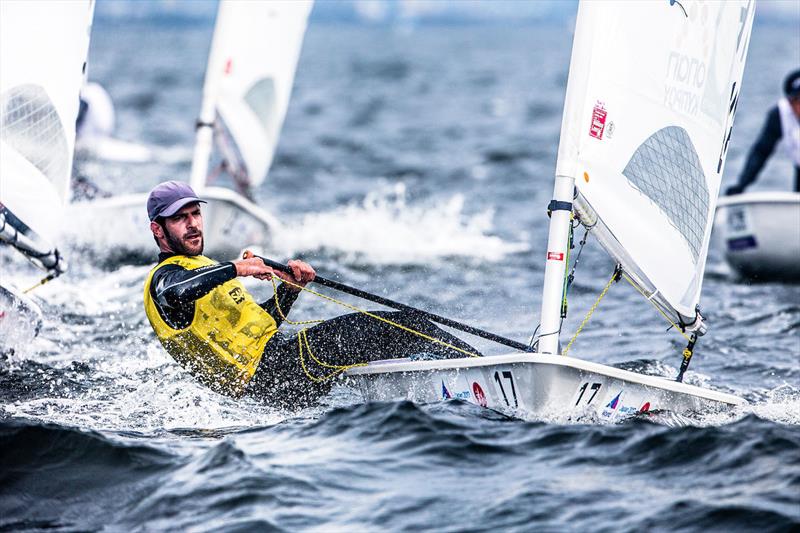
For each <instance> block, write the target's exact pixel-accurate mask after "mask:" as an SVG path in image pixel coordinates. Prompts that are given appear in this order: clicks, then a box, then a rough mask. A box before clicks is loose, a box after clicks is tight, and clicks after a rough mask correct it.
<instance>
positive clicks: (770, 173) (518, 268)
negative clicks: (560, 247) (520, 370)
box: [0, 22, 800, 531]
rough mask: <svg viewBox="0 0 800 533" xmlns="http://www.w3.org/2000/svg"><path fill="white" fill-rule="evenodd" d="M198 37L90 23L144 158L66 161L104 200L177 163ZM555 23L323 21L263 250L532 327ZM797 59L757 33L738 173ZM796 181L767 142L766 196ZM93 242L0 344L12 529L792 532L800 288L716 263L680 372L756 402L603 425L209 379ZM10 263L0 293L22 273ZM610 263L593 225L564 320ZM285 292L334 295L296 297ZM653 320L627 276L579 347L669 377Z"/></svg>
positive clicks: (549, 158)
mask: <svg viewBox="0 0 800 533" xmlns="http://www.w3.org/2000/svg"><path fill="white" fill-rule="evenodd" d="M210 36H211V27H210V26H209V25H202V24H200V25H198V24H194V25H192V24H189V25H186V24H184V25H179V26H175V27H170V26H168V25H163V24H161V25H152V26H148V25H147V24H145V23H144V22H137V23H130V24H123V23H121V22H120V23H118V24H115V25H111V24H109V25H108V26H103V25H101V24H100V23H98V24H96V25H95V28H94V34H93V43H92V49H91V62H90V65H91V66H90V70H89V72H90V77H91V78H93V79H95V80H99V81H101V82H102V83H103V84H104V85H105V86H106V87H107V89H108V90H109V92H110V93H111V95H112V97H113V98H114V100H115V103H116V106H117V124H118V126H117V136H119V137H121V138H123V139H127V140H132V141H136V142H140V143H145V144H148V145H151V146H154V147H157V148H158V149H159V152H158V156H157V157H156V159H155V160H153V161H150V162H146V163H142V164H135V165H134V164H124V163H119V162H109V161H99V160H91V159H89V160H84V161H80V162H79V169H80V171H81V173H83V174H84V175H86V176H88V177H89V178H90V179H91V180H93V181H94V182H95V183H96V184H97V185H98V186H100V187H101V188H105V189H110V190H115V191H118V192H127V191H145V190H147V189H148V188H149V187H150V186H152V185H153V184H155V183H157V182H158V181H160V180H161V179H163V178H178V179H186V178H187V177H188V170H189V166H190V157H191V146H192V136H193V123H194V119H195V116H196V114H197V111H198V108H199V104H200V91H201V85H202V80H203V74H204V68H205V58H206V54H207V50H208V46H209V42H210ZM571 39H572V36H571V23H570V24H567V23H564V24H550V25H541V26H536V25H532V26H525V27H514V28H510V29H509V28H502V27H499V26H489V27H487V26H470V27H461V28H459V27H420V28H409V27H403V28H402V30H393V29H387V28H364V27H355V26H343V27H336V26H331V25H319V26H315V25H311V26H310V27H309V30H308V33H307V37H306V42H305V46H304V50H303V54H302V57H301V59H300V63H299V66H298V70H297V79H296V85H295V90H294V94H293V99H292V103H291V106H290V109H289V113H288V116H287V119H286V124H285V128H284V131H283V134H282V137H281V142H280V146H279V148H278V153H277V157H276V160H275V164H274V166H273V169H272V172H271V175H270V178H269V179H268V180H267V181H266V182H265V183H264V184H263V185H262V186H261V187H260V188H259V189H258V190H257V191H256V196H257V200H258V202H259V203H260V204H261V205H262V206H264V207H265V208H266V209H268V210H270V211H271V212H273V213H275V214H276V215H277V216H279V218H280V219H281V220H282V221H283V222H284V223H285V226H286V227H285V231H284V232H282V233H281V234H280V235H277V236H276V239H277V240H276V242H275V243H274V245H273V246H272V247H271V248H270V249H269V250H267V251H268V252H270V253H271V254H272V255H274V256H276V257H278V258H285V257H288V256H302V257H304V258H305V259H307V260H308V261H310V262H312V263H313V264H315V265H316V266H317V267H318V270H319V271H320V272H322V273H323V274H334V273H335V274H337V275H338V276H339V279H342V280H344V281H347V282H349V283H351V284H354V285H358V286H361V287H364V288H365V289H366V290H371V291H375V292H378V293H381V294H384V295H387V296H389V297H392V298H395V299H397V300H400V301H404V302H408V303H411V304H414V305H418V306H421V307H424V308H426V309H429V310H431V311H433V312H437V313H440V314H444V315H447V316H451V317H453V318H456V319H460V320H463V321H466V322H469V323H472V324H475V325H477V326H480V327H484V328H486V329H489V330H492V331H496V332H498V333H500V334H502V335H506V336H509V337H513V338H515V339H520V340H527V338H528V337H529V336H530V334H531V333H532V332H533V329H534V327H535V326H536V322H537V316H538V308H539V305H540V291H541V284H542V277H543V261H542V259H543V257H544V250H545V240H546V233H547V229H546V228H547V216H546V213H545V206H546V204H547V201H548V200H549V198H550V194H551V191H552V175H553V170H554V168H555V158H556V151H557V145H558V138H559V129H560V122H561V110H562V105H563V95H564V86H565V83H566V78H567V72H568V62H569V55H570V47H571ZM798 50H800V32H798V31H797V27H796V25H795V24H787V25H780V24H777V25H767V26H765V25H757V27H756V29H755V32H754V35H753V39H752V45H751V49H750V59H749V62H748V67H747V70H746V73H745V80H744V86H743V87H744V88H743V91H742V99H741V102H740V105H739V111H738V115H737V121H736V127H735V129H734V134H733V138H732V141H731V148H730V152H729V154H730V155H729V158H728V167H727V172H726V178H725V180H726V184H727V183H728V182H731V181H733V179H734V178H735V176H736V174H737V173H738V171H739V169H740V168H741V166H742V164H743V158H744V156H745V153H746V150H747V149H748V146H749V144H750V142H751V141H752V139H753V136H754V135H755V134H756V132H757V131H758V129H759V128H760V126H761V123H762V120H763V117H764V114H765V112H766V110H767V109H768V108H769V107H770V106H771V105H772V104H774V102H775V100H776V98H777V96H778V94H779V87H780V82H781V80H782V78H783V76H784V75H785V73H786V72H788V71H789V70H790V69H791V68H792V67H796V66H797V65H798V64H799V63H800V57H798ZM790 179H791V165H790V163H789V162H788V160H787V159H786V158H784V157H783V156H776V158H774V160H773V161H772V162H771V163H770V164H769V166H768V167H767V169H766V171H765V174H764V177H763V179H762V180H761V182H760V183H759V184H758V186H757V188H759V189H763V190H767V189H788V188H789V186H790ZM102 230H103V228H102V227H99V225H98V227H87V228H85V231H86V232H87V233H88V234H91V232H97V231H102ZM142 231H148V229H147V228H142ZM119 239H120V240H124V239H125V236H124V235H120V236H119ZM243 244H244V243H243ZM153 251H154V252H155V249H154V250H153ZM104 252H106V251H105V250H101V251H99V253H98V251H97V250H94V251H92V253H88V252H87V251H86V250H83V249H74V250H67V253H68V255H69V259H70V262H71V270H70V271H69V273H68V274H66V275H65V276H64V277H63V278H61V279H59V280H58V281H55V282H52V283H50V284H48V285H45V286H43V287H41V288H40V289H37V290H36V291H35V292H34V295H35V297H36V298H37V301H39V302H40V303H41V305H42V307H43V309H44V312H45V323H44V329H43V331H42V334H41V335H40V337H39V338H38V339H37V340H36V341H35V342H34V343H33V344H32V345H31V346H29V349H28V350H26V351H24V352H23V353H18V354H15V355H13V356H11V357H6V358H5V359H3V360H2V361H0V530H36V529H48V530H64V531H67V530H69V531H72V530H98V529H108V530H113V531H119V530H148V531H153V530H195V531H202V530H219V529H225V530H242V531H246V530H270V529H274V530H285V531H297V530H310V531H384V530H388V531H425V530H435V531H482V530H489V529H498V530H510V531H531V530H544V531H564V530H568V531H595V530H600V531H609V530H615V531H616V530H623V531H643V530H701V529H709V530H719V531H730V530H758V531H790V530H797V529H798V528H800V287H798V286H796V285H794V286H793V285H780V284H769V283H764V284H747V283H744V282H740V281H736V280H733V279H731V278H730V277H729V276H728V273H727V272H726V268H725V266H724V264H723V262H722V260H721V255H720V253H719V252H718V251H717V250H712V253H711V256H710V260H709V268H708V275H707V276H706V280H705V284H704V293H703V308H704V313H705V314H706V315H707V316H708V318H709V321H710V323H711V327H712V329H711V331H710V332H709V334H708V335H707V336H706V337H705V338H703V339H702V340H701V342H700V344H699V346H698V349H697V353H696V356H695V361H694V362H693V366H692V369H691V370H690V372H689V374H688V376H687V381H689V382H691V383H695V384H702V385H705V386H709V387H712V388H716V389H718V390H724V391H727V392H733V393H735V394H738V395H740V396H743V397H744V398H746V399H747V400H748V401H749V402H750V405H748V406H746V407H743V408H740V409H737V410H735V411H733V412H731V413H728V414H725V415H714V416H710V415H709V416H703V415H698V416H696V417H694V418H689V419H679V418H677V417H675V416H673V415H670V414H669V413H664V414H662V415H660V416H656V417H653V418H648V419H646V420H640V419H631V420H627V421H624V422H622V423H619V424H614V425H583V424H574V423H569V422H568V421H567V420H563V419H560V418H559V416H558V413H553V416H552V417H548V419H547V420H520V419H518V418H509V417H507V416H506V415H503V414H500V413H495V412H493V411H488V410H485V409H480V408H478V407H475V406H473V405H470V404H466V403H461V402H459V401H448V402H445V403H438V404H431V405H414V404H411V403H407V402H397V403H374V404H364V403H363V402H361V401H360V398H359V397H358V395H357V394H356V393H355V392H354V391H351V390H348V389H346V388H344V387H340V388H337V389H336V390H335V391H334V393H333V394H332V395H331V396H330V397H329V398H326V399H325V401H324V402H323V403H322V404H321V405H319V406H316V407H314V408H312V409H307V410H305V411H300V412H292V413H287V412H280V411H276V410H274V409H272V408H271V407H269V406H266V405H262V404H259V403H257V402H254V401H251V400H247V401H238V402H237V401H234V400H231V399H229V398H225V397H222V396H219V395H216V394H214V393H212V392H210V391H208V390H206V389H204V388H203V387H201V386H200V385H198V384H197V383H195V382H194V381H193V380H192V378H191V377H190V376H188V375H187V374H186V373H185V372H184V371H183V370H181V369H180V368H179V367H178V366H177V365H176V364H175V363H174V362H172V361H171V359H170V358H169V357H168V356H167V355H166V354H165V353H164V352H163V350H162V349H161V347H160V346H159V345H158V343H157V342H156V341H155V339H154V337H153V334H152V331H151V329H150V326H149V324H148V323H147V320H146V318H145V316H144V313H143V310H142V302H141V287H142V282H143V279H144V277H145V275H146V272H147V270H148V268H149V267H148V266H143V265H134V264H127V263H126V262H124V261H122V262H114V261H102V257H103V256H104V255H105V254H104ZM107 252H109V253H110V252H112V251H111V250H109V251H107ZM154 256H155V253H154ZM98 258H100V259H101V260H98ZM0 259H1V260H2V265H3V266H2V268H3V275H4V276H8V278H9V279H10V280H11V281H12V282H13V283H15V284H17V285H19V286H27V285H29V284H30V283H31V282H33V281H34V280H35V279H36V273H35V272H33V271H32V270H31V269H30V268H29V267H28V266H27V265H25V264H23V263H22V262H21V261H16V260H13V258H12V256H10V255H8V254H3V255H2V256H0ZM220 259H225V258H220ZM612 268H613V265H612V263H611V261H610V260H609V259H608V258H607V256H606V255H605V253H604V252H603V251H602V250H601V249H600V248H599V247H598V245H597V244H596V242H594V241H591V240H590V242H589V244H588V245H587V249H586V250H585V251H584V255H583V257H582V262H581V266H580V269H579V272H578V276H577V279H576V284H575V286H574V289H573V294H572V299H571V314H570V317H569V318H568V320H567V322H566V323H565V326H564V329H565V330H566V331H568V332H573V331H574V330H575V329H576V327H577V326H578V324H579V323H580V321H581V319H582V318H583V315H584V313H585V311H586V310H587V309H588V308H589V306H590V305H591V304H592V302H593V301H594V298H595V297H596V295H597V294H598V293H599V292H600V290H601V289H602V287H603V285H604V284H605V282H606V280H607V279H608V277H609V275H610V274H611V270H612ZM253 291H254V292H255V293H256V294H257V295H263V294H267V293H268V289H267V288H265V287H259V286H258V285H254V286H253ZM295 309H296V310H295V311H293V316H295V317H296V318H322V317H328V316H333V315H335V314H338V313H340V312H341V310H340V309H338V308H336V307H331V306H330V305H329V304H326V303H323V302H321V301H317V300H315V299H314V298H313V297H311V296H304V297H303V298H301V300H300V301H299V302H298V304H297V306H296V308H295ZM665 327H666V325H665V324H664V323H663V322H662V321H661V318H660V316H659V315H658V314H657V313H655V311H653V309H652V308H651V307H650V306H649V305H648V304H647V303H646V302H644V301H642V299H641V297H640V296H639V295H638V293H636V292H635V291H633V290H632V289H631V288H630V287H627V286H623V285H622V284H620V285H615V286H614V287H613V288H612V290H611V291H610V293H609V295H608V296H607V297H606V299H605V300H604V301H603V304H602V305H601V307H600V308H599V310H598V311H597V312H596V313H595V315H594V316H593V318H592V320H591V322H590V323H589V325H588V326H587V328H586V330H585V331H584V332H583V333H582V334H581V337H579V339H578V341H577V342H576V344H575V346H574V347H573V348H572V353H571V355H575V356H578V357H581V358H584V359H588V360H592V361H598V362H604V363H609V364H617V365H623V366H626V367H629V368H635V369H640V370H643V371H648V372H651V373H656V374H662V375H672V374H673V373H674V372H675V371H676V367H677V365H678V364H679V360H680V350H681V349H682V344H681V342H680V341H681V338H680V337H679V336H677V335H675V334H674V332H665ZM482 348H484V349H486V350H487V351H490V352H492V351H493V352H494V353H499V352H502V351H503V350H502V349H501V348H497V347H490V346H485V347H484V346H482Z"/></svg>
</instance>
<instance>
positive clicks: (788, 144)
mask: <svg viewBox="0 0 800 533" xmlns="http://www.w3.org/2000/svg"><path fill="white" fill-rule="evenodd" d="M783 93H784V97H783V98H781V99H780V100H778V103H777V105H775V106H774V107H773V108H772V109H770V111H769V113H768V114H767V121H766V122H765V123H764V127H763V128H762V129H761V134H760V135H759V136H758V139H757V140H756V142H755V144H754V145H753V147H752V148H751V149H750V153H749V154H748V156H747V162H746V163H745V165H744V169H743V170H742V173H741V175H740V176H739V182H738V183H737V184H736V185H732V186H731V187H728V190H727V191H725V194H729V195H730V194H741V193H743V192H744V190H745V189H746V188H747V186H748V185H750V184H751V183H753V182H754V181H756V178H757V177H758V173H759V172H760V171H761V169H762V168H763V166H764V164H765V163H766V162H767V159H768V158H769V156H770V155H771V154H772V151H773V150H774V149H775V145H776V144H777V143H778V141H781V140H782V141H783V145H784V147H785V149H786V151H787V153H788V154H789V157H790V158H791V159H792V162H793V163H794V190H795V191H796V192H800V70H795V71H794V72H792V73H791V74H789V75H788V76H787V77H786V80H785V81H784V82H783Z"/></svg>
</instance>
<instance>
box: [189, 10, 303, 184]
mask: <svg viewBox="0 0 800 533" xmlns="http://www.w3.org/2000/svg"><path fill="white" fill-rule="evenodd" d="M311 6H312V2H311V1H296V0H289V1H275V2H236V1H227V0H222V1H221V2H220V4H219V12H218V14H217V22H216V26H215V29H214V38H213V41H212V43H211V52H210V54H209V60H208V68H207V71H206V82H205V87H204V89H203V100H204V104H203V108H204V111H203V112H202V113H201V119H202V120H203V121H204V122H213V121H214V119H215V114H218V115H219V117H221V119H222V122H223V124H224V127H225V129H226V130H227V131H228V132H229V133H230V136H231V137H232V140H233V143H234V144H235V149H236V151H237V152H238V154H239V155H240V157H241V162H242V163H243V164H244V166H245V170H246V174H247V179H248V181H249V185H252V186H255V185H258V184H259V183H261V182H262V181H263V180H264V178H265V177H266V174H267V170H268V169H269V167H270V165H271V164H272V158H273V155H274V153H275V147H276V145H277V144H278V136H279V134H280V130H281V127H282V126H283V119H284V117H285V116H286V109H287V108H288V106H289V97H290V95H291V91H292V84H293V81H294V73H295V68H296V66H297V60H298V58H299V56H300V49H301V46H302V42H303V35H304V33H305V29H306V21H307V19H308V14H309V12H310V11H311ZM204 157H205V158H206V159H207V157H208V155H207V154H206V155H205V156H204ZM195 172H196V170H195V169H193V180H192V181H193V183H195V180H196V178H195V177H194V174H195ZM203 178H205V176H203Z"/></svg>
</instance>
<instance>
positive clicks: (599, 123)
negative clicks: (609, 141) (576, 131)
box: [589, 100, 608, 141]
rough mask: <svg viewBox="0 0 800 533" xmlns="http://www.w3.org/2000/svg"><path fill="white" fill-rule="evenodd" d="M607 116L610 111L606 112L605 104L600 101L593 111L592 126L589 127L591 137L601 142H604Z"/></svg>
mask: <svg viewBox="0 0 800 533" xmlns="http://www.w3.org/2000/svg"><path fill="white" fill-rule="evenodd" d="M607 116H608V111H606V107H605V104H603V102H600V101H599V100H598V102H597V103H596V104H595V105H594V109H593V110H592V125H591V126H589V135H590V136H591V137H594V138H595V139H598V140H601V141H602V140H603V131H605V129H606V117H607Z"/></svg>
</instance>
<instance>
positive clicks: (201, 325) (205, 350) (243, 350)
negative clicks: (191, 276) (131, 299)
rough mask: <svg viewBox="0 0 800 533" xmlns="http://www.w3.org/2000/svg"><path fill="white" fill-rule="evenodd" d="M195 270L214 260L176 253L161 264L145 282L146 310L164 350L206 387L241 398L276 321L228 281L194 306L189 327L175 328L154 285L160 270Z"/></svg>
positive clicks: (235, 282)
mask: <svg viewBox="0 0 800 533" xmlns="http://www.w3.org/2000/svg"><path fill="white" fill-rule="evenodd" d="M167 264H173V265H179V266H182V267H183V268H185V269H187V270H194V269H196V268H200V267H203V266H208V265H215V264H217V262H216V261H214V260H212V259H209V258H208V257H204V256H202V255H198V256H185V255H176V256H172V257H170V258H168V259H165V260H164V261H162V262H161V263H159V264H158V265H157V266H156V267H155V268H154V269H153V270H151V271H150V274H148V276H147V281H145V284H144V310H145V313H147V318H148V319H149V320H150V325H151V326H153V331H155V333H156V335H157V336H158V339H159V340H160V341H161V344H162V345H163V346H164V349H166V350H167V352H168V353H169V354H170V355H171V356H172V357H173V358H174V359H175V360H176V361H178V363H180V364H181V366H183V367H184V368H186V369H187V370H188V371H189V372H191V373H192V375H194V376H195V377H196V378H197V379H199V380H200V381H201V382H202V383H204V384H205V385H207V386H209V387H210V388H212V389H214V390H215V391H217V392H221V393H223V394H228V395H230V396H239V395H241V394H242V392H244V388H245V386H246V385H247V383H248V382H249V381H250V379H251V378H252V377H253V374H255V372H256V368H257V367H258V363H259V361H261V356H262V355H263V353H264V346H265V345H266V344H267V341H268V340H269V339H270V337H272V335H274V334H275V332H276V331H277V330H278V326H277V325H276V324H275V320H274V319H273V318H272V316H270V314H269V313H267V312H266V311H264V309H262V308H261V306H260V305H258V304H257V303H256V301H255V300H254V299H253V297H252V296H251V295H250V293H248V292H247V290H246V289H245V288H244V286H243V285H242V283H241V282H240V281H238V280H236V279H232V280H230V281H226V282H225V283H223V284H222V285H220V286H218V287H216V288H215V289H213V290H212V291H211V292H209V293H208V294H206V295H205V296H203V297H202V298H200V299H198V300H197V301H195V303H194V318H193V319H192V323H191V324H190V325H189V327H187V328H185V329H180V330H177V329H172V328H171V327H170V326H169V325H168V324H167V323H166V322H164V319H162V318H161V315H160V314H159V313H158V309H157V308H156V305H155V302H154V301H153V298H152V296H151V295H150V283H151V282H152V280H153V274H154V273H155V271H156V270H158V268H159V267H161V266H163V265H167Z"/></svg>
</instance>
